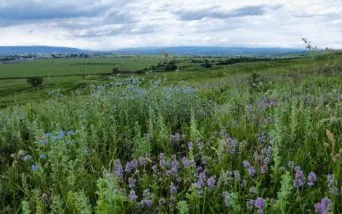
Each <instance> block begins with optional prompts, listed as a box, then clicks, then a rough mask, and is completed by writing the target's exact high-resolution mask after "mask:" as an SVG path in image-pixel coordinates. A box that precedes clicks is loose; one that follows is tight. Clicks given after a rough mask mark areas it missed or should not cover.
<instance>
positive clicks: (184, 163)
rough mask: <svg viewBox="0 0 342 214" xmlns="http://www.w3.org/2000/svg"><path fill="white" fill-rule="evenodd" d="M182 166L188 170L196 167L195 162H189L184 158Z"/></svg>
mask: <svg viewBox="0 0 342 214" xmlns="http://www.w3.org/2000/svg"><path fill="white" fill-rule="evenodd" d="M182 164H183V166H184V168H185V169H188V168H191V167H195V166H196V163H195V161H192V160H189V159H187V158H186V157H182Z"/></svg>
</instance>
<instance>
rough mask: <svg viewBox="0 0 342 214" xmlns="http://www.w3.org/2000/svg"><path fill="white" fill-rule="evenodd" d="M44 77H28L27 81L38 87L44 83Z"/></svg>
mask: <svg viewBox="0 0 342 214" xmlns="http://www.w3.org/2000/svg"><path fill="white" fill-rule="evenodd" d="M43 81H44V79H43V77H28V78H27V83H28V84H30V85H31V86H32V87H34V88H37V87H39V86H41V85H42V84H43Z"/></svg>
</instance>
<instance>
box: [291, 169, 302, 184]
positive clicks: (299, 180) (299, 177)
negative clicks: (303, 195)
mask: <svg viewBox="0 0 342 214" xmlns="http://www.w3.org/2000/svg"><path fill="white" fill-rule="evenodd" d="M303 185H304V173H303V171H302V170H300V168H299V170H298V171H296V174H295V179H294V180H293V186H294V187H295V188H299V187H301V186H303Z"/></svg>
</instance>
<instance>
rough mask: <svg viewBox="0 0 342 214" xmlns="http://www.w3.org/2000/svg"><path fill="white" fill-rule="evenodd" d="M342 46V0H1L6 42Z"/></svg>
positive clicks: (1, 32)
mask: <svg viewBox="0 0 342 214" xmlns="http://www.w3.org/2000/svg"><path fill="white" fill-rule="evenodd" d="M301 37H307V38H308V39H309V40H311V41H312V43H313V44H315V45H317V46H319V47H322V48H324V47H331V48H342V0H171V1H167V0H98V1H96V0H0V45H51V46H69V47H78V48H85V49H96V50H108V49H116V48H122V47H146V46H179V45H196V46H248V47H261V46H262V47H302V43H301V40H300V38H301Z"/></svg>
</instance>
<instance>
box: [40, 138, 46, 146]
mask: <svg viewBox="0 0 342 214" xmlns="http://www.w3.org/2000/svg"><path fill="white" fill-rule="evenodd" d="M48 142H49V141H48V140H47V139H42V140H40V141H39V142H38V143H39V144H40V145H41V146H44V145H46V144H47V143H48Z"/></svg>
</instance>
